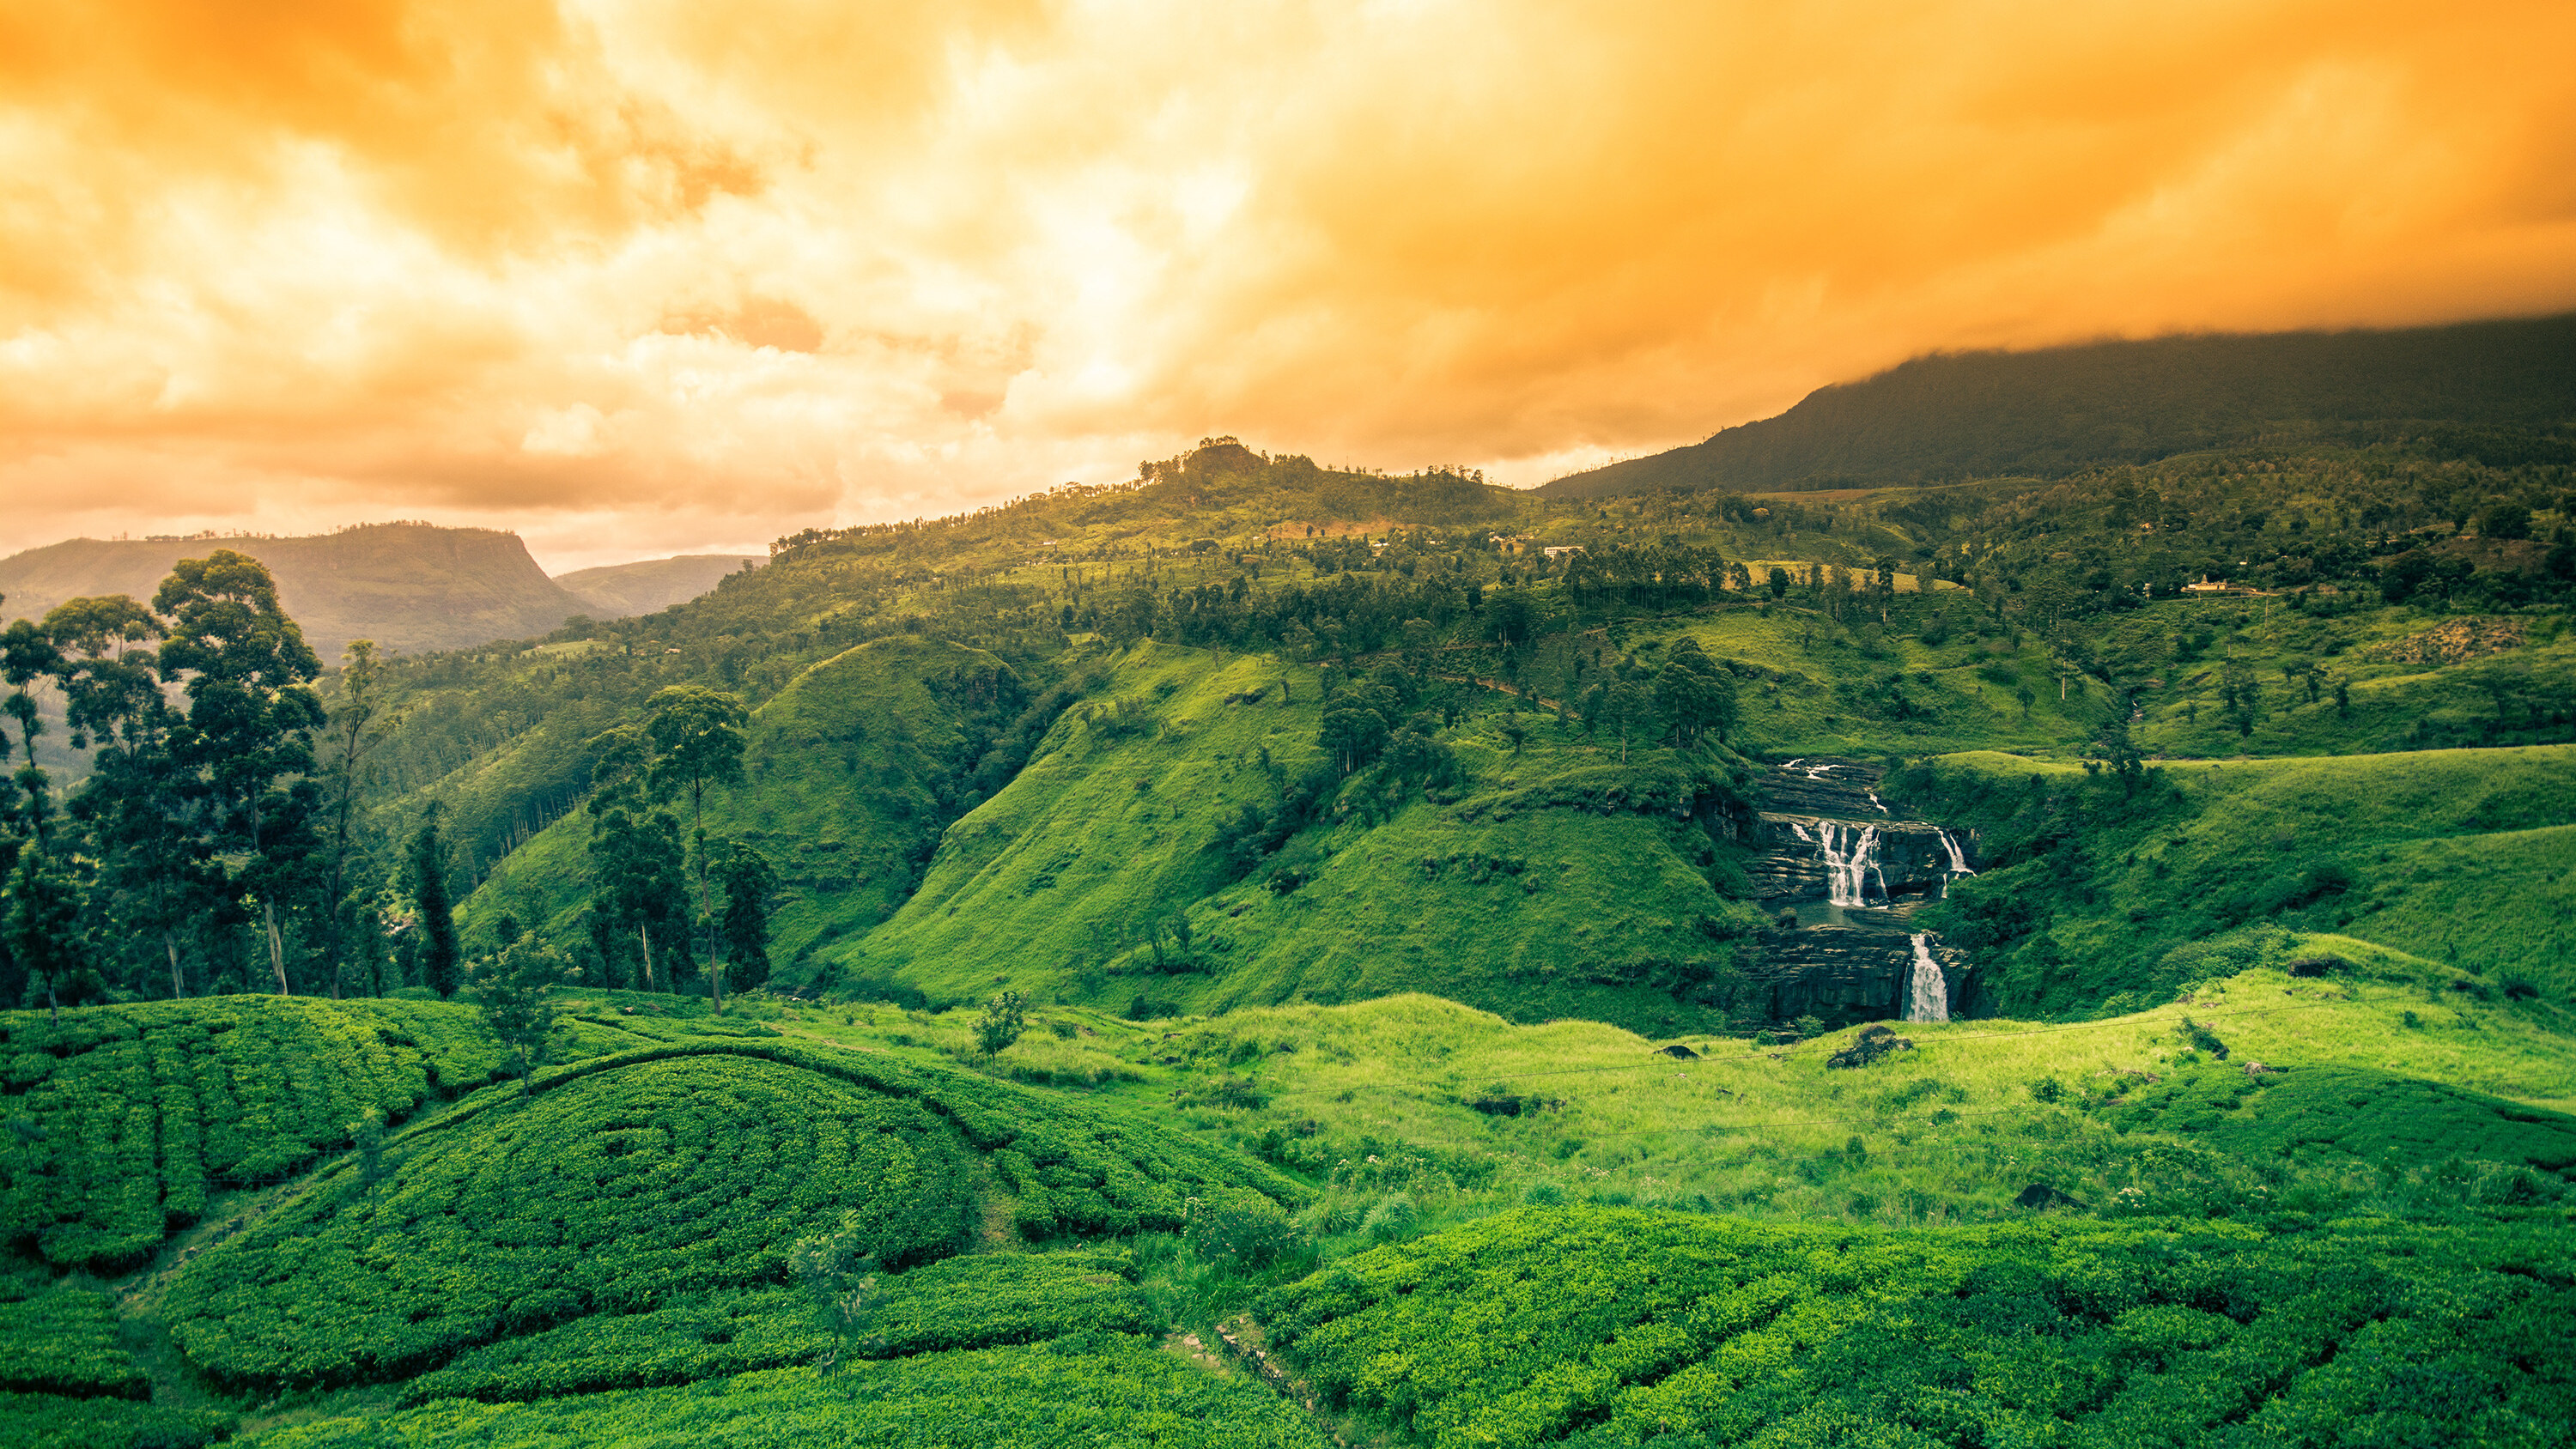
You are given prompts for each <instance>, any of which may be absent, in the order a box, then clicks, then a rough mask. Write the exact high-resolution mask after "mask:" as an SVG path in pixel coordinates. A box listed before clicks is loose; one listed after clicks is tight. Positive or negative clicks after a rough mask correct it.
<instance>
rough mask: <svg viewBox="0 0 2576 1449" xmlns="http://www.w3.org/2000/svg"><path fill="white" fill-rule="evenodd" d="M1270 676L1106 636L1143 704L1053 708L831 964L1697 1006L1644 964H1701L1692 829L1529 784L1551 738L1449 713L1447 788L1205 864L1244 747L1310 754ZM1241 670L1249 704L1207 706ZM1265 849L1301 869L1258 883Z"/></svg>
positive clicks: (1111, 982)
mask: <svg viewBox="0 0 2576 1449" xmlns="http://www.w3.org/2000/svg"><path fill="white" fill-rule="evenodd" d="M1290 673H1291V676H1292V679H1293V687H1294V689H1295V699H1294V702H1293V703H1289V704H1282V703H1280V702H1279V697H1278V693H1277V690H1276V688H1275V684H1276V681H1277V680H1278V679H1279V677H1280V666H1279V665H1278V663H1277V662H1276V661H1275V660H1272V659H1270V658H1268V657H1266V656H1249V657H1247V656H1236V657H1233V658H1230V659H1227V660H1225V661H1223V662H1220V661H1218V660H1217V659H1216V658H1215V657H1214V656H1213V655H1211V654H1209V653H1207V652H1205V651H1198V650H1184V649H1175V648H1170V647H1158V646H1150V645H1149V646H1142V647H1139V648H1138V649H1136V650H1135V651H1133V652H1131V653H1130V654H1129V655H1127V656H1126V657H1125V658H1123V659H1122V660H1121V661H1120V663H1119V665H1118V668H1117V670H1116V672H1115V675H1114V680H1113V683H1112V685H1111V686H1110V693H1111V694H1112V695H1114V696H1115V697H1117V698H1121V699H1125V700H1130V701H1134V702H1136V703H1137V704H1139V705H1141V706H1144V707H1146V708H1147V709H1149V710H1150V720H1151V723H1149V724H1148V725H1147V726H1146V727H1145V728H1144V729H1143V730H1142V731H1141V732H1139V733H1136V734H1132V735H1128V736H1125V737H1113V736H1112V735H1111V733H1110V732H1109V731H1108V730H1106V729H1104V728H1103V724H1102V722H1101V721H1091V722H1086V721H1083V720H1081V719H1078V718H1073V717H1068V718H1067V719H1065V720H1063V721H1061V722H1059V723H1058V725H1057V726H1056V732H1055V733H1054V734H1053V735H1051V736H1050V737H1049V739H1048V740H1047V742H1046V745H1045V746H1044V747H1043V749H1042V750H1041V753H1040V755H1039V757H1038V758H1037V759H1036V760H1035V761H1034V762H1032V763H1031V765H1030V766H1029V767H1028V769H1027V770H1026V771H1024V772H1023V773H1022V774H1021V775H1020V777H1019V778H1018V779H1016V780H1015V781H1013V782H1012V783H1011V785H1010V786H1008V787H1007V788H1005V789H1004V790H1003V791H1002V792H1001V793H1000V794H998V795H996V796H995V797H994V798H993V799H992V800H990V801H988V802H986V803H985V804H984V805H983V806H981V807H979V808H978V809H976V810H975V811H974V812H972V813H971V814H969V815H968V816H967V817H966V818H965V819H963V820H961V821H959V822H958V823H957V825H956V826H954V827H953V828H951V830H950V831H949V833H948V838H947V840H946V841H945V842H944V843H943V844H942V846H941V848H940V853H939V855H938V856H937V858H936V859H934V860H933V861H932V863H931V866H930V870H929V873H928V875H927V877H926V878H925V880H924V882H923V885H922V889H921V891H920V893H919V894H918V895H916V896H915V897H914V898H913V899H912V900H911V901H910V902H908V903H907V904H906V905H905V906H904V907H903V909H902V910H901V911H900V912H898V913H897V915H896V916H895V918H894V919H893V920H892V921H890V922H889V923H887V925H886V926H885V927H884V928H883V929H881V930H879V931H877V932H875V933H873V934H872V935H870V936H869V937H868V938H867V939H866V940H865V941H864V942H862V943H860V944H858V945H857V946H854V947H850V948H847V949H846V950H845V951H844V952H843V953H842V954H841V955H840V957H839V958H838V959H839V960H840V961H841V962H842V963H843V964H844V965H845V966H846V967H848V968H849V969H850V970H852V971H854V972H856V973H858V974H861V975H877V974H893V975H896V976H899V977H901V978H902V979H904V980H907V981H910V982H912V983H915V984H917V985H919V986H921V987H923V988H924V989H926V990H928V991H930V992H931V993H932V994H933V995H934V996H939V997H943V998H946V999H949V1000H957V999H961V998H973V997H977V996H981V995H985V994H989V993H990V992H991V991H992V990H993V989H994V988H995V987H997V986H1004V985H1007V986H1010V987H1012V988H1015V989H1018V990H1021V991H1024V992H1031V993H1035V994H1040V995H1045V996H1054V997H1059V998H1063V999H1069V1000H1082V1001H1091V1002H1101V1003H1108V1004H1111V1005H1113V1006H1125V1005H1127V1004H1129V1003H1130V1002H1131V1001H1132V1000H1133V999H1134V998H1135V997H1138V996H1142V997H1144V998H1145V999H1146V1001H1147V1002H1148V1009H1149V1010H1154V1011H1157V1012H1158V1013H1168V1012H1171V1011H1178V1010H1191V1011H1213V1010H1223V1009H1226V1008H1228V1007H1231V1006H1236V1005H1241V1004H1246V1003H1261V1002H1276V1001H1284V1000H1289V999H1306V1000H1319V1001H1339V1000H1345V999H1350V998H1353V997H1358V996H1366V995H1378V994H1385V993H1389V992H1397V991H1410V990H1427V991H1437V992H1439V993H1441V994H1443V995H1448V996H1453V997H1456V998H1458V999H1460V1000H1464V1001H1468V1002H1471V1003H1474V1004H1477V1005H1480V1006H1486V1007H1490V1008H1491V1009H1494V1010H1497V1011H1501V1012H1504V1013H1505V1014H1507V1015H1510V1016H1513V1017H1515V1018H1517V1019H1523V1020H1535V1019H1541V1018H1545V1017H1551V1016H1574V1015H1583V1016H1592V1017H1597V1018H1600V1019H1605V1020H1616V1021H1623V1022H1628V1023H1630V1024H1634V1025H1637V1026H1639V1027H1641V1028H1652V1027H1656V1026H1659V1025H1660V1026H1663V1027H1671V1026H1673V1025H1674V1024H1676V1022H1677V1021H1678V1020H1680V1019H1682V1018H1684V1017H1688V1018H1690V1019H1692V1020H1697V1019H1699V1018H1698V1015H1697V1013H1696V1011H1695V1009H1694V1008H1691V1007H1688V1006H1685V1005H1683V1004H1681V1003H1679V1002H1677V1001H1676V1000H1675V998H1674V995H1673V991H1672V989H1671V988H1672V987H1673V986H1674V985H1675V984H1676V983H1675V981H1674V978H1673V973H1672V971H1671V970H1670V969H1668V968H1666V967H1664V966H1663V965H1661V964H1660V963H1666V962H1673V961H1678V960H1693V961H1702V962H1713V963H1715V964H1717V965H1723V963H1724V962H1725V960H1726V950H1725V948H1724V947H1723V946H1718V945H1713V944H1712V943H1711V942H1710V941H1709V940H1708V939H1707V938H1705V937H1704V936H1702V935H1700V934H1699V933H1698V931H1697V930H1696V929H1695V928H1694V925H1693V923H1694V922H1695V921H1696V920H1697V919H1699V918H1701V917H1703V916H1706V917H1710V918H1712V919H1715V918H1720V917H1724V916H1726V915H1728V914H1729V912H1730V907H1729V906H1728V904H1727V903H1726V902H1725V901H1723V900H1722V899H1720V898H1719V896H1718V895H1717V893H1716V892H1715V891H1714V890H1712V889H1711V888H1710V885H1709V883H1708V879H1707V877H1706V876H1705V875H1704V874H1703V873H1702V870H1701V866H1700V863H1699V857H1704V856H1705V855H1706V854H1707V850H1708V841H1707V838H1706V837H1705V836H1704V835H1700V834H1699V833H1698V832H1697V830H1696V827H1691V826H1688V825H1676V824H1674V823H1672V822H1671V818H1670V816H1669V814H1668V813H1659V814H1640V813H1632V812H1628V811H1625V810H1622V811H1619V812H1617V813H1609V814H1596V813H1593V812H1592V811H1589V810H1582V809H1573V808H1563V807H1549V806H1546V805H1544V804H1538V803H1533V801H1532V797H1534V796H1539V795H1543V794H1545V793H1546V787H1547V786H1548V785H1549V784H1550V783H1551V782H1555V781H1559V780H1563V779H1566V778H1569V777H1572V776H1576V775H1580V774H1581V773H1582V772H1584V771H1586V770H1595V771H1597V770H1601V769H1604V768H1605V767H1606V766H1605V762H1606V760H1607V759H1608V758H1609V757H1608V756H1607V755H1606V754H1605V752H1604V751H1603V750H1601V749H1599V748H1597V747H1591V746H1583V745H1578V744H1575V743H1573V742H1571V741H1570V740H1565V739H1562V738H1560V737H1559V734H1560V732H1557V731H1553V730H1542V731H1540V735H1541V741H1540V742H1539V743H1537V744H1534V745H1532V746H1530V747H1528V748H1527V750H1526V752H1525V753H1524V754H1522V755H1519V756H1513V755H1511V754H1510V753H1509V752H1508V747H1507V746H1506V745H1505V744H1504V742H1503V738H1502V736H1501V735H1500V733H1499V732H1498V731H1497V730H1496V729H1495V728H1493V727H1492V726H1490V725H1470V726H1469V727H1467V728H1464V729H1462V730H1460V731H1458V732H1456V737H1455V739H1454V741H1453V744H1454V746H1455V748H1456V749H1457V750H1458V752H1459V755H1460V758H1461V763H1462V765H1463V766H1464V768H1465V769H1466V770H1467V772H1468V773H1469V776H1470V782H1469V783H1468V784H1467V785H1466V786H1464V787H1463V788H1462V791H1461V793H1462V794H1463V796H1464V797H1465V798H1463V799H1462V800H1459V801H1458V802H1457V803H1456V804H1455V805H1454V807H1444V806H1441V805H1437V804H1432V803H1427V802H1422V801H1420V800H1418V799H1417V800H1415V801H1414V802H1413V803H1410V804H1406V805H1403V806H1402V807H1401V808H1400V809H1397V810H1396V811H1395V812H1394V813H1393V815H1392V817H1391V818H1388V819H1386V820H1385V821H1384V823H1374V824H1373V823H1371V822H1372V821H1373V820H1375V819H1376V818H1377V817H1375V816H1374V815H1373V814H1372V813H1370V812H1368V811H1365V810H1354V811H1351V812H1350V813H1348V814H1345V815H1343V816H1341V817H1340V818H1337V819H1327V820H1325V821H1323V822H1321V823H1319V824H1318V825H1316V826H1315V827H1312V828H1310V829H1309V830H1308V831H1307V832H1306V833H1305V834H1304V835H1303V836H1301V837H1300V838H1298V839H1297V840H1295V841H1292V842H1291V843H1290V844H1289V845H1288V846H1287V847H1286V849H1285V850H1284V851H1283V852H1282V853H1281V856H1280V857H1279V859H1278V860H1276V861H1268V862H1264V863H1262V865H1260V866H1259V867H1258V868H1257V869H1256V870H1255V871H1254V872H1253V875H1252V876H1251V877H1250V878H1249V879H1247V880H1244V881H1242V882H1235V881H1232V880H1230V879H1229V877H1228V872H1227V869H1226V867H1225V865H1224V862H1223V859H1222V857H1221V856H1220V854H1219V853H1218V852H1217V851H1216V850H1215V849H1214V848H1213V847H1214V846H1215V844H1216V842H1217V829H1218V825H1219V823H1220V821H1221V820H1222V819H1223V818H1224V817H1225V816H1227V815H1228V814H1230V813H1231V812H1233V811H1234V810H1236V809H1238V808H1240V807H1241V806H1242V805H1243V804H1246V803H1260V802H1267V801H1269V800H1271V799H1272V798H1273V796H1274V792H1275V789H1276V787H1275V786H1274V784H1273V782H1272V779H1271V777H1270V776H1269V775H1267V774H1266V773H1264V771H1263V770H1262V768H1261V766H1260V758H1261V754H1262V752H1263V751H1264V750H1266V751H1268V753H1269V755H1270V757H1271V759H1272V760H1273V761H1275V762H1277V764H1278V765H1279V766H1280V767H1281V768H1282V769H1283V770H1286V771H1288V772H1290V773H1292V774H1293V772H1294V771H1295V770H1297V769H1299V768H1302V767H1304V766H1305V765H1307V764H1308V763H1310V762H1312V760H1313V759H1314V749H1315V747H1314V730H1315V719H1316V715H1317V713H1318V712H1319V708H1320V694H1319V692H1318V690H1317V686H1316V684H1315V683H1314V681H1313V679H1312V676H1311V675H1310V674H1309V673H1307V672H1306V671H1304V670H1291V671H1290ZM1265 685H1269V686H1273V687H1272V688H1271V690H1270V692H1269V693H1268V694H1267V695H1266V696H1265V699H1264V701H1263V702H1261V703H1257V704H1228V703H1227V702H1226V701H1227V699H1228V697H1229V696H1240V695H1242V694H1246V693H1249V692H1251V691H1253V690H1256V689H1260V688H1262V687H1263V686H1265ZM1167 691H1168V692H1167ZM1655 753H1660V752H1643V751H1641V752H1639V756H1638V759H1639V764H1640V767H1641V768H1642V766H1643V763H1644V760H1645V758H1646V756H1647V755H1649V754H1655ZM1515 802H1518V803H1517V805H1516V804H1515ZM1426 860H1431V861H1435V862H1437V864H1436V865H1434V866H1432V867H1429V868H1426V866H1425V864H1424V862H1425V861H1426ZM1282 865H1287V866H1291V867H1293V868H1296V869H1299V870H1301V871H1304V872H1307V873H1309V874H1310V875H1311V880H1310V883H1308V884H1306V885H1305V886H1304V887H1303V888H1302V889H1298V890H1296V891H1295V892H1294V893H1292V894H1284V895H1283V894H1279V893H1277V892H1274V891H1273V890H1271V889H1269V888H1268V887H1267V886H1266V885H1265V884H1264V883H1263V882H1265V881H1267V880H1268V879H1269V878H1270V876H1271V875H1272V874H1273V873H1274V872H1275V871H1276V870H1278V869H1279V868H1280V867H1281V866H1282ZM1184 911H1186V912H1187V913H1188V915H1189V919H1190V921H1191V927H1192V942H1191V946H1190V948H1189V951H1188V952H1187V953H1186V954H1187V955H1188V956H1189V958H1190V959H1191V960H1192V962H1193V963H1194V964H1193V968H1192V969H1188V970H1178V971H1158V970H1157V969H1156V966H1155V956H1154V953H1153V951H1152V949H1151V947H1150V945H1149V944H1147V943H1146V941H1145V932H1146V929H1147V927H1148V926H1149V924H1150V923H1153V922H1155V921H1159V920H1168V919H1169V918H1170V917H1171V916H1172V915H1174V914H1175V913H1180V912H1184ZM1183 954H1184V953H1182V952H1180V951H1178V950H1176V949H1172V948H1168V947H1167V950H1166V957H1165V959H1166V960H1167V961H1169V962H1171V963H1173V964H1175V965H1177V963H1178V962H1179V960H1180V958H1181V957H1182V955H1183Z"/></svg>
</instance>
